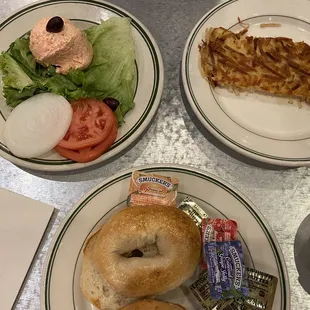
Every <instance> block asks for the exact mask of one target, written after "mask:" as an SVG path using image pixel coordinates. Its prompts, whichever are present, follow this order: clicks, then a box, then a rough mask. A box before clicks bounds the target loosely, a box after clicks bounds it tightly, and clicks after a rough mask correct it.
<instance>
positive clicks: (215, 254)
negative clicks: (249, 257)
mask: <svg viewBox="0 0 310 310" xmlns="http://www.w3.org/2000/svg"><path fill="white" fill-rule="evenodd" d="M204 247H205V258H206V260H207V265H208V271H209V272H208V274H209V284H210V292H211V297H212V298H213V299H215V300H219V299H227V298H238V297H240V298H242V297H245V296H248V295H249V288H248V281H247V277H246V271H245V266H244V259H243V251H242V244H241V242H240V241H239V240H235V241H226V242H209V243H206V244H205V245H204Z"/></svg>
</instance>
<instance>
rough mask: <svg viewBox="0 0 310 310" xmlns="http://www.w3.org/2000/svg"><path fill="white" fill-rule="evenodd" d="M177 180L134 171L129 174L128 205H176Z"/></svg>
mask: <svg viewBox="0 0 310 310" xmlns="http://www.w3.org/2000/svg"><path fill="white" fill-rule="evenodd" d="M178 186H179V181H178V179H176V178H172V177H166V176H161V175H156V174H153V173H145V172H140V171H134V172H133V173H132V176H131V180H130V186H129V195H128V198H127V205H128V206H152V205H163V206H172V207H175V206H176V198H177V194H178Z"/></svg>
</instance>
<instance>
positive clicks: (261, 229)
mask: <svg viewBox="0 0 310 310" xmlns="http://www.w3.org/2000/svg"><path fill="white" fill-rule="evenodd" d="M136 169H138V170H139V171H143V172H151V173H154V174H156V175H164V176H169V177H176V178H177V179H178V180H179V189H178V196H177V204H179V203H180V202H181V201H182V200H183V199H184V197H185V196H190V197H191V198H192V199H193V200H194V201H195V202H196V203H197V204H198V205H199V206H200V207H201V208H203V209H204V211H205V212H206V213H207V214H208V215H209V216H210V217H214V218H215V217H218V218H230V219H234V220H236V222H237V223H238V230H239V236H240V240H241V242H242V244H243V249H244V250H243V251H244V259H245V264H246V265H247V266H249V267H254V268H255V269H257V270H261V271H263V272H266V273H269V274H272V275H275V276H276V277H277V278H278V286H277V289H276V295H275V300H274V304H273V309H274V310H288V309H290V288H289V281H288V275H287V270H286V266H285V261H284V258H283V255H282V253H281V249H280V247H279V244H278V242H277V240H276V237H275V235H274V234H273V232H272V230H271V228H270V227H269V225H268V223H267V222H266V220H265V219H264V217H263V216H262V214H261V213H260V212H259V210H258V209H257V208H256V207H255V206H254V205H253V204H252V203H251V202H250V201H249V200H248V199H247V198H246V197H244V196H243V195H242V194H241V193H240V192H239V191H237V190H236V189H235V188H233V187H232V186H231V185H229V184H227V183H226V182H225V181H223V180H220V179H218V178H216V177H214V176H212V175H209V174H207V173H205V172H202V171H200V170H196V169H193V168H187V167H183V166H176V165H169V164H166V165H152V166H144V167H139V168H136ZM132 172H133V170H127V171H123V172H120V173H118V174H116V175H114V176H113V177H110V178H109V179H107V180H105V181H104V182H103V183H101V184H100V185H98V186H97V187H95V188H94V189H92V190H91V191H90V192H89V193H87V194H86V195H85V196H84V197H83V198H82V199H81V200H80V201H79V202H78V203H77V204H76V206H75V207H74V208H73V209H72V211H71V212H70V213H69V214H68V216H67V217H66V219H65V220H64V221H63V223H62V225H61V226H60V227H59V229H58V231H57V232H56V234H55V236H54V240H53V242H52V244H51V246H50V249H49V252H48V254H47V257H46V260H45V265H44V270H43V276H42V280H41V309H42V310H56V309H67V310H73V309H79V310H91V309H93V308H92V306H91V304H90V303H89V302H88V301H87V300H86V299H84V297H83V295H82V293H81V290H80V285H79V282H80V276H81V271H82V270H81V269H82V259H83V246H84V245H85V242H86V240H87V238H88V236H89V235H90V234H91V233H92V232H94V231H96V230H97V229H98V228H99V227H101V226H102V225H103V224H104V223H105V222H106V221H108V220H109V218H110V217H111V216H113V215H114V214H115V213H117V212H118V211H119V210H121V209H122V208H125V207H126V206H127V204H126V200H127V196H128V189H129V183H130V179H131V177H132ZM103 202H104V203H103ZM262 249H263V250H262ZM193 281H194V280H193V279H190V280H188V282H186V283H185V285H187V284H191V283H192V282H193ZM60 297H61V298H60ZM159 299H163V300H167V301H170V302H175V303H178V304H181V305H183V306H184V307H185V308H186V309H188V310H194V309H202V308H200V306H199V304H198V303H197V302H196V301H195V300H194V299H193V298H192V296H191V294H190V293H189V291H188V290H186V288H185V286H184V287H183V286H181V287H180V288H178V289H175V290H173V291H171V292H169V293H167V294H165V295H161V296H159Z"/></svg>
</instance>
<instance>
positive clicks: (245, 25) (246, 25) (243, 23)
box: [238, 16, 250, 29]
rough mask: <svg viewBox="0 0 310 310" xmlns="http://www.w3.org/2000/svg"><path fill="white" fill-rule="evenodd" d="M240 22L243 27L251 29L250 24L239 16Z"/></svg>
mask: <svg viewBox="0 0 310 310" xmlns="http://www.w3.org/2000/svg"><path fill="white" fill-rule="evenodd" d="M238 23H239V24H240V26H241V27H243V28H245V29H249V28H250V24H248V23H245V22H243V21H242V20H241V19H240V17H239V16H238Z"/></svg>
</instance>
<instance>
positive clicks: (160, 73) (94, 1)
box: [0, 0, 165, 172]
mask: <svg viewBox="0 0 310 310" xmlns="http://www.w3.org/2000/svg"><path fill="white" fill-rule="evenodd" d="M70 3H77V4H84V5H96V6H98V7H100V8H101V9H103V10H109V11H111V8H113V9H115V10H116V11H118V12H120V13H121V14H123V15H125V16H128V17H130V18H131V19H132V21H133V22H134V23H135V25H136V26H138V27H139V28H140V30H141V31H142V32H143V33H144V34H145V38H144V37H143V36H142V34H141V33H139V35H140V36H141V37H142V40H144V42H146V44H147V46H148V51H149V53H150V57H151V58H152V59H153V62H154V82H153V90H152V93H151V94H150V98H149V101H148V104H147V106H146V107H145V109H144V110H143V111H142V114H141V116H140V117H139V119H137V121H136V122H135V124H134V126H132V127H131V128H129V130H128V132H127V134H129V136H128V137H127V139H126V140H125V141H123V142H121V143H120V144H119V145H117V146H116V147H115V148H113V149H112V150H111V151H110V152H107V153H105V154H103V155H102V156H104V158H103V159H101V158H100V157H99V158H98V159H96V160H94V161H92V162H89V163H74V162H72V161H71V162H70V160H67V159H63V160H59V163H56V161H55V163H51V164H47V163H43V164H40V163H38V162H36V161H37V159H22V158H19V157H16V156H14V155H12V154H10V153H9V152H8V153H7V152H6V151H4V150H2V149H1V148H0V156H1V157H3V158H4V159H6V160H8V161H9V162H11V163H12V164H15V165H17V166H19V167H23V168H27V169H31V170H35V171H49V172H64V171H75V170H79V169H83V168H85V167H91V166H94V165H98V164H99V165H102V166H104V165H106V164H107V163H109V161H110V160H114V159H115V158H114V157H116V156H117V155H118V154H120V153H122V152H124V151H126V149H128V148H131V147H132V146H133V144H134V143H135V142H136V141H137V140H138V138H139V137H140V136H141V135H142V134H143V133H145V132H146V130H147V128H148V127H149V126H150V124H151V123H152V120H153V119H154V117H155V115H156V113H157V110H158V108H159V106H160V102H161V98H162V94H163V87H164V81H165V72H164V63H163V58H162V55H161V51H160V48H159V46H158V44H157V42H156V40H155V38H154V37H153V35H152V34H151V33H150V31H149V30H148V28H147V27H146V26H145V25H144V24H143V23H142V22H141V21H140V20H139V19H138V18H136V17H135V16H134V15H133V14H131V13H129V12H128V11H127V10H125V9H123V8H121V7H119V6H117V5H115V4H113V3H110V2H108V1H102V0H100V1H98V0H39V1H35V2H33V3H30V4H28V5H25V6H22V7H21V8H19V9H17V10H15V11H13V12H11V14H10V15H9V16H7V17H5V18H4V19H2V20H1V21H0V29H1V28H2V27H3V26H4V27H5V26H6V24H7V22H9V21H10V20H12V19H13V20H12V22H14V19H15V17H16V16H17V18H18V16H19V15H20V14H21V13H22V12H23V11H25V12H29V11H33V10H36V9H40V8H41V5H46V6H47V5H49V6H51V5H54V4H62V5H66V4H70ZM0 32H1V30H0ZM135 127H136V128H135ZM133 129H134V130H133ZM132 130H133V132H131V131H132ZM2 147H3V148H6V147H5V146H2ZM33 161H34V162H33ZM62 161H65V163H61V162H62Z"/></svg>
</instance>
